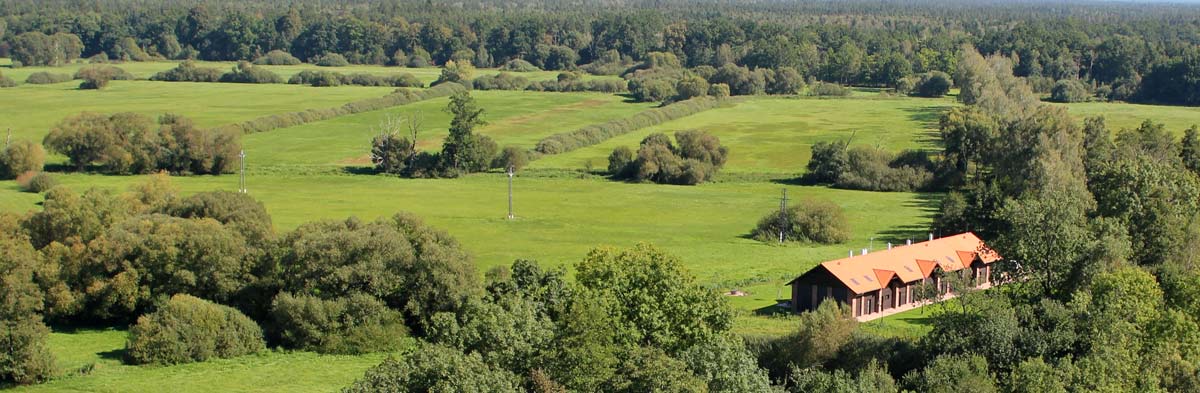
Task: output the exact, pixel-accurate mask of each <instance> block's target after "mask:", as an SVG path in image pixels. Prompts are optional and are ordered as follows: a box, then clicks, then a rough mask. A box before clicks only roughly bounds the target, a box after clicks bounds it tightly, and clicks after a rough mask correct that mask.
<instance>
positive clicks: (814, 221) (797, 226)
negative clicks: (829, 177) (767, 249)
mask: <svg viewBox="0 0 1200 393" xmlns="http://www.w3.org/2000/svg"><path fill="white" fill-rule="evenodd" d="M781 234H782V238H783V241H794V242H805V243H807V242H813V243H821V244H836V243H843V242H845V241H846V240H848V239H849V238H850V223H849V221H847V220H846V216H845V215H844V214H843V213H842V208H841V206H838V205H837V204H835V203H833V202H830V201H826V200H818V199H807V200H803V201H800V203H797V204H795V205H792V206H789V207H788V208H787V209H785V210H784V211H782V212H781V211H773V212H771V213H770V214H767V215H766V216H765V217H763V218H762V219H760V220H758V225H757V226H755V227H754V232H753V233H752V235H753V236H754V238H755V239H758V240H759V241H763V242H778V241H780V235H781Z"/></svg>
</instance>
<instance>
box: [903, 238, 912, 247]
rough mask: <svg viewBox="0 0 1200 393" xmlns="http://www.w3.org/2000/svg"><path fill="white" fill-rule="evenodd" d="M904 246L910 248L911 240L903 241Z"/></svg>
mask: <svg viewBox="0 0 1200 393" xmlns="http://www.w3.org/2000/svg"><path fill="white" fill-rule="evenodd" d="M904 245H906V246H911V245H912V239H908V240H905V241H904Z"/></svg>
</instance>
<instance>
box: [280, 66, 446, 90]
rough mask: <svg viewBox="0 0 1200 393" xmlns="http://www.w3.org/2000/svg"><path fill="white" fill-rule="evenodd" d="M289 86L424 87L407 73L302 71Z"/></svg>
mask: <svg viewBox="0 0 1200 393" xmlns="http://www.w3.org/2000/svg"><path fill="white" fill-rule="evenodd" d="M287 83H289V84H293V85H310V86H314V87H327V86H340V85H358V86H391V87H425V84H424V83H421V81H420V80H419V79H417V77H415V76H413V75H412V74H409V73H402V74H391V75H371V74H367V73H355V74H350V75H346V74H341V73H337V72H333V71H312V70H304V71H300V72H299V73H296V75H292V77H291V78H289V79H288V82H287Z"/></svg>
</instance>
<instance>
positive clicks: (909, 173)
mask: <svg viewBox="0 0 1200 393" xmlns="http://www.w3.org/2000/svg"><path fill="white" fill-rule="evenodd" d="M846 158H847V160H846V167H845V170H844V171H843V172H842V173H840V174H839V175H838V177H837V181H836V182H835V183H834V187H838V188H846V189H852V190H869V191H915V190H920V189H923V188H925V187H926V186H928V185H929V183H930V182H931V181H932V180H933V173H932V172H931V170H932V166H933V164H932V163H931V162H929V161H928V158H927V157H924V156H923V155H921V154H919V153H918V154H915V155H914V154H906V155H905V156H902V158H909V160H908V161H909V162H902V161H901V162H897V161H896V157H895V156H893V155H892V154H891V153H888V152H886V151H883V150H880V149H876V148H870V147H855V148H852V149H850V150H849V151H847V152H846ZM912 158H916V160H912ZM920 158H924V162H920Z"/></svg>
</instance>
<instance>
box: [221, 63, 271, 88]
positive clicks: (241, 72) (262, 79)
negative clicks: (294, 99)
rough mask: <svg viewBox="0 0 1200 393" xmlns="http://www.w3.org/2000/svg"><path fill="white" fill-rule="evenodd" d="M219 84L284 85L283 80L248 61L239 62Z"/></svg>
mask: <svg viewBox="0 0 1200 393" xmlns="http://www.w3.org/2000/svg"><path fill="white" fill-rule="evenodd" d="M219 82H225V83H283V78H281V77H279V75H276V74H275V73H274V72H271V71H270V70H267V69H266V68H263V67H255V66H254V64H251V63H250V62H248V61H243V62H239V63H238V64H237V66H235V67H233V69H232V70H230V71H229V72H226V73H224V74H222V75H221V79H220V80H219Z"/></svg>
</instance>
